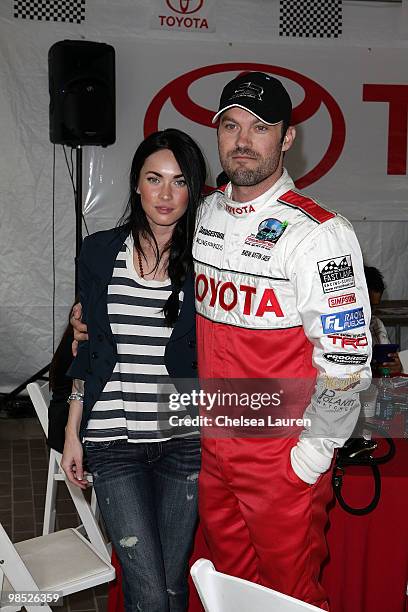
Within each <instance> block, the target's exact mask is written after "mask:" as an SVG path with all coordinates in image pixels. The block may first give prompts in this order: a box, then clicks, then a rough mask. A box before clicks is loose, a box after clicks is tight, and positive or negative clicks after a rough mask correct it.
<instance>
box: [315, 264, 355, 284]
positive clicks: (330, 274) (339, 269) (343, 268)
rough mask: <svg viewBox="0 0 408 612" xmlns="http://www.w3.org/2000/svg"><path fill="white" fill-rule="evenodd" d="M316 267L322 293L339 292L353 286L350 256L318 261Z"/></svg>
mask: <svg viewBox="0 0 408 612" xmlns="http://www.w3.org/2000/svg"><path fill="white" fill-rule="evenodd" d="M317 267H318V269H319V274H320V282H321V283H322V287H323V291H324V293H332V292H333V291H341V290H342V289H348V288H349V287H354V286H355V280H354V271H353V263H352V261H351V255H341V256H340V257H334V258H333V259H324V260H323V261H318V262H317Z"/></svg>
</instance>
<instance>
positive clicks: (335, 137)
mask: <svg viewBox="0 0 408 612" xmlns="http://www.w3.org/2000/svg"><path fill="white" fill-rule="evenodd" d="M237 71H240V72H252V71H261V72H267V73H270V74H273V75H276V76H278V77H279V76H280V77H284V78H285V79H289V80H291V81H293V82H294V83H296V84H297V85H299V86H300V87H301V88H302V89H303V91H304V99H303V100H302V102H301V103H300V104H299V105H298V106H297V107H296V108H294V110H293V115H292V123H293V125H298V124H300V123H302V122H303V121H306V120H307V119H310V118H311V117H313V115H315V113H317V111H318V110H319V109H320V108H321V107H322V106H325V107H326V109H327V111H328V113H329V116H330V119H331V124H332V130H331V136H330V141H329V144H328V147H327V150H326V152H325V153H324V155H323V157H322V159H321V160H320V161H319V162H318V163H317V164H316V165H315V167H314V168H312V169H311V170H309V171H308V172H307V173H306V174H304V175H303V176H302V177H300V178H298V179H297V180H296V186H297V187H298V188H299V189H304V188H305V187H308V186H309V185H311V184H312V183H315V182H316V181H318V180H319V179H320V178H322V176H324V175H325V174H327V173H328V172H329V170H331V168H332V167H333V166H334V164H335V163H336V162H337V160H338V159H339V157H340V155H341V152H342V150H343V147H344V142H345V138H346V124H345V121H344V117H343V113H342V112H341V110H340V107H339V105H338V104H337V102H336V101H335V99H334V98H333V96H332V95H331V94H330V93H329V92H328V91H327V90H326V89H324V87H322V86H321V85H319V84H318V83H316V81H313V80H312V79H310V78H309V77H306V76H305V75H303V74H301V73H300V72H295V71H294V70H290V69H289V68H283V67H282V66H273V65H270V64H257V63H247V62H232V63H226V64H214V65H212V66H203V67H202V68H197V69H195V70H191V72H187V73H185V74H183V75H181V76H179V77H177V78H176V79H174V80H173V81H170V83H167V85H165V86H164V87H163V88H162V89H161V90H160V91H159V92H158V93H157V94H156V95H155V97H154V98H153V100H152V101H151V103H150V105H149V107H148V109H147V111H146V115H145V120H144V135H145V137H146V136H148V135H149V134H151V133H152V132H156V131H157V130H158V129H159V117H160V113H161V110H162V108H163V106H164V104H165V103H166V102H167V100H170V101H171V102H172V104H173V106H174V108H175V109H176V110H177V111H178V112H179V113H180V114H181V115H183V116H184V117H185V118H187V119H189V120H191V121H193V122H195V123H198V124H199V125H203V126H206V127H209V128H212V129H214V128H215V127H216V126H214V125H213V124H212V123H211V120H212V118H213V116H214V114H215V112H216V111H215V110H214V109H212V110H210V109H207V108H204V107H203V106H200V105H199V104H197V103H196V102H194V101H193V100H192V99H191V98H190V96H189V93H188V92H189V88H190V86H191V85H192V83H194V82H195V81H197V80H198V79H202V78H204V77H207V76H209V75H212V74H218V73H220V72H237Z"/></svg>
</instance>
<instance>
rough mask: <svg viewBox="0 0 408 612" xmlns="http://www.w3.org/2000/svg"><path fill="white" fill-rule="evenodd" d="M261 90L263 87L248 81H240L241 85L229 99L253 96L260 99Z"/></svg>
mask: <svg viewBox="0 0 408 612" xmlns="http://www.w3.org/2000/svg"><path fill="white" fill-rule="evenodd" d="M263 92H264V90H263V87H261V86H260V85H255V83H251V81H249V82H248V83H242V85H240V86H239V87H238V89H236V90H235V91H234V93H233V95H232V96H231V100H233V99H234V98H255V99H256V100H261V101H262V96H263Z"/></svg>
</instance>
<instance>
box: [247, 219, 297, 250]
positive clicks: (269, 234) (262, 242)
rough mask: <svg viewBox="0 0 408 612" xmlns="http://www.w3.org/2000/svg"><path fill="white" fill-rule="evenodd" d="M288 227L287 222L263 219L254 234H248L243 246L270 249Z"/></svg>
mask: <svg viewBox="0 0 408 612" xmlns="http://www.w3.org/2000/svg"><path fill="white" fill-rule="evenodd" d="M287 227H288V222H287V221H279V220H278V219H264V220H263V221H261V223H260V224H259V225H258V231H257V233H256V234H250V235H249V236H248V238H247V239H246V240H245V244H250V245H252V246H260V247H262V248H264V249H268V250H269V249H272V248H273V247H274V246H275V244H276V243H277V242H278V240H279V238H280V237H281V236H282V234H283V232H284V231H285V229H286V228H287Z"/></svg>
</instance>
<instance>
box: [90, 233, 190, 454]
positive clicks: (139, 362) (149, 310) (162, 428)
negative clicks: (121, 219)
mask: <svg viewBox="0 0 408 612" xmlns="http://www.w3.org/2000/svg"><path fill="white" fill-rule="evenodd" d="M170 293H171V285H170V281H169V280H168V279H167V280H164V281H155V280H145V279H143V278H140V277H139V276H138V274H137V273H136V270H135V267H134V264H133V238H132V235H131V234H130V235H129V236H128V238H127V239H126V241H125V242H124V244H123V247H122V248H121V250H120V251H119V253H118V256H117V258H116V261H115V266H114V269H113V274H112V278H111V281H110V283H109V287H108V299H107V301H108V315H109V321H110V326H111V329H112V333H113V337H114V339H115V341H116V345H117V352H118V361H117V363H116V365H115V368H114V370H113V372H112V375H111V377H110V380H109V381H108V382H107V383H106V385H105V387H104V389H103V391H102V393H101V396H100V398H99V400H98V401H97V402H96V404H95V405H94V407H93V409H92V413H91V416H90V419H89V421H88V425H87V430H86V432H85V436H84V440H93V441H105V440H118V439H125V440H128V442H155V441H163V440H168V439H170V438H172V437H175V436H185V435H191V434H193V433H195V435H198V432H197V431H196V430H193V428H191V427H180V426H173V427H171V426H170V424H169V416H171V415H174V414H177V416H178V417H182V416H183V412H182V410H178V411H177V413H175V412H172V411H170V409H169V406H168V395H169V394H170V393H174V392H175V391H176V389H175V387H174V386H173V384H172V383H171V380H170V378H169V375H168V372H167V368H166V366H165V363H164V351H165V348H166V344H167V341H168V339H169V337H170V335H171V332H172V329H171V328H169V327H167V326H166V322H165V320H164V314H163V306H164V304H165V302H166V300H167V298H168V297H169V295H170ZM182 299H183V294H182V293H181V294H180V301H181V300H182ZM184 414H185V413H184Z"/></svg>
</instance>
